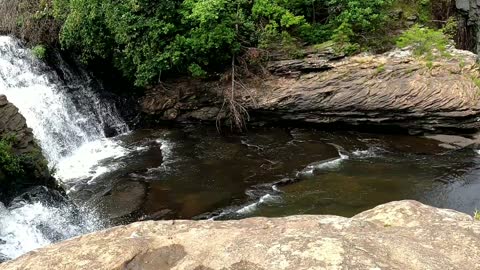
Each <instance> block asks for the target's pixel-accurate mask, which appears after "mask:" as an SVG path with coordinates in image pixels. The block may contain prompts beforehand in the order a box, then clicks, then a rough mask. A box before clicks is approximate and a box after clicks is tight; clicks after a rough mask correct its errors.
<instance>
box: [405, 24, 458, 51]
mask: <svg viewBox="0 0 480 270" xmlns="http://www.w3.org/2000/svg"><path fill="white" fill-rule="evenodd" d="M449 44H450V41H449V39H448V38H447V36H445V34H444V33H443V32H442V31H441V30H435V29H431V28H427V27H421V26H419V25H418V24H417V25H414V26H413V27H412V28H410V29H408V30H407V31H405V32H404V33H403V34H402V35H401V36H400V37H399V38H398V40H397V46H398V47H400V48H405V47H411V48H412V49H413V54H414V55H415V56H418V57H426V58H427V59H431V58H433V56H434V53H435V52H438V53H440V54H441V55H443V56H446V55H447V53H446V51H447V46H448V45H449Z"/></svg>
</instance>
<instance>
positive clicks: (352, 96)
mask: <svg viewBox="0 0 480 270" xmlns="http://www.w3.org/2000/svg"><path fill="white" fill-rule="evenodd" d="M450 54H451V55H452V58H449V59H442V58H441V57H439V58H438V60H435V61H434V62H433V64H432V65H433V67H430V66H429V65H427V64H426V63H425V62H423V61H421V60H418V59H415V58H414V57H412V56H411V52H410V51H408V50H397V51H393V52H389V53H386V54H382V55H360V56H355V57H350V58H344V59H331V58H328V57H326V56H318V55H310V56H307V57H306V58H305V59H300V60H283V61H274V62H271V63H270V64H269V69H270V71H271V74H272V75H270V76H265V77H264V78H262V80H261V81H259V80H258V78H257V79H245V81H244V84H245V85H248V86H249V89H248V91H247V90H245V91H238V92H239V94H238V97H237V99H238V101H239V102H240V104H242V105H243V106H244V107H245V108H246V109H248V111H249V114H250V120H251V123H267V124H284V123H287V124H309V125H324V124H337V125H349V126H361V127H365V126H371V127H376V128H378V127H380V128H388V129H391V128H392V127H395V128H397V129H403V130H408V131H409V132H410V133H422V132H429V133H442V132H445V130H456V131H458V130H464V131H468V132H471V131H472V130H478V129H479V128H480V122H479V121H477V120H478V118H479V117H480V98H479V96H478V94H477V92H478V87H477V86H476V85H475V83H474V81H473V80H472V79H471V78H472V77H476V76H478V75H479V74H478V70H477V69H475V63H476V55H474V54H472V53H470V52H466V51H459V50H455V49H450ZM226 87H229V86H228V85H227V84H222V83H220V82H202V81H198V80H191V81H185V80H181V81H173V82H171V83H170V85H169V86H168V87H167V88H168V90H166V89H165V88H160V87H159V88H155V89H151V90H150V91H149V92H148V94H147V95H146V96H144V97H143V98H142V100H141V102H140V104H141V107H142V110H143V112H144V113H145V114H147V115H148V117H149V118H152V119H157V120H175V121H181V122H188V121H198V120H202V121H212V122H214V121H217V120H218V117H217V116H218V115H219V114H221V113H225V110H221V108H222V104H223V98H222V96H221V95H220V94H219V93H221V92H222V91H223V90H224V89H225V88H226ZM195 93H202V95H201V96H200V95H197V94H195ZM171 109H175V114H174V119H172V117H170V116H168V117H166V116H165V115H164V114H165V113H167V114H168V115H171V114H170V113H168V112H170V110H171ZM226 117H227V115H220V119H224V118H226Z"/></svg>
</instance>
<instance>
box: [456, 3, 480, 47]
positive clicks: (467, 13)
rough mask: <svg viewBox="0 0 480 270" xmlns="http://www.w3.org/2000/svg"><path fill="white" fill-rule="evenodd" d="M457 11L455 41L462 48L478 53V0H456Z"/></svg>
mask: <svg viewBox="0 0 480 270" xmlns="http://www.w3.org/2000/svg"><path fill="white" fill-rule="evenodd" d="M455 5H456V8H457V11H458V16H457V19H458V32H457V43H458V44H459V46H460V47H461V48H462V49H468V50H471V51H474V52H476V53H480V28H479V25H480V1H478V0H456V1H455Z"/></svg>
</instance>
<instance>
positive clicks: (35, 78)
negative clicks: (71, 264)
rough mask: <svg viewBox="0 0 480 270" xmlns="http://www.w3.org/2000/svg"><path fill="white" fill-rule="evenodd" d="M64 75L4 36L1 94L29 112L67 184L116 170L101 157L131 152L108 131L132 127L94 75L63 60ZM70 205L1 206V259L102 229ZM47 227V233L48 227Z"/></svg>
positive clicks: (0, 48)
mask: <svg viewBox="0 0 480 270" xmlns="http://www.w3.org/2000/svg"><path fill="white" fill-rule="evenodd" d="M59 69H60V70H61V72H62V78H63V79H61V78H60V77H59V76H58V75H57V74H56V73H55V72H54V71H52V70H50V69H49V68H48V67H47V66H46V65H45V64H43V63H42V62H40V61H38V60H37V59H35V57H34V56H33V55H32V53H31V51H30V50H29V49H26V48H24V47H23V46H22V45H21V44H20V43H19V42H18V41H17V40H15V39H13V38H11V37H6V36H0V94H4V95H6V96H7V98H8V100H9V101H10V102H12V103H13V104H15V106H17V107H18V108H19V110H20V112H21V113H22V114H23V116H25V118H26V120H27V124H28V126H29V127H30V128H32V129H33V133H34V135H35V138H36V139H37V140H38V142H39V144H40V146H41V147H42V150H43V152H44V154H45V156H46V158H47V159H48V161H49V165H50V166H51V167H55V168H56V170H57V175H56V177H57V179H59V180H61V181H64V182H66V183H70V182H74V181H77V180H78V179H83V180H85V179H87V180H88V181H89V183H94V182H95V179H96V178H97V177H99V176H100V175H102V174H104V173H107V172H108V171H110V170H113V169H115V168H114V167H113V165H112V166H108V165H99V164H102V161H105V160H111V159H118V158H120V157H122V156H124V155H126V154H128V153H129V150H127V149H125V148H124V147H122V146H121V145H120V144H119V143H118V141H116V140H114V139H108V138H106V134H105V130H115V131H116V133H118V134H121V133H124V132H127V131H128V127H127V125H126V124H125V123H124V121H123V120H122V119H121V118H120V117H119V114H118V112H117V110H116V108H115V106H113V105H112V104H109V103H108V102H105V101H104V100H103V99H102V98H100V96H99V95H98V94H96V92H95V91H92V89H91V85H90V83H91V81H92V79H91V78H90V77H89V76H88V75H87V74H86V73H85V72H82V71H76V73H74V72H73V71H71V70H69V68H68V66H67V65H66V64H65V63H63V62H61V63H59ZM74 210H75V209H72V208H71V207H60V208H55V207H46V206H44V205H42V204H41V203H33V204H25V205H23V206H22V207H19V208H16V209H7V208H5V207H3V205H2V207H0V257H1V256H2V254H3V255H5V256H6V257H8V258H15V257H17V256H19V255H21V254H23V253H25V252H28V251H30V250H32V249H36V248H39V247H42V246H44V245H47V244H50V243H51V242H52V241H59V240H63V239H67V238H70V237H73V236H76V235H80V234H84V233H87V232H91V231H95V230H98V229H100V228H101V226H99V222H97V221H98V219H97V218H95V215H94V214H93V213H89V212H85V213H83V212H82V213H81V216H82V217H85V219H82V218H81V217H74V216H72V215H73V213H74ZM46 228H47V229H48V230H47V231H46V230H45V229H46Z"/></svg>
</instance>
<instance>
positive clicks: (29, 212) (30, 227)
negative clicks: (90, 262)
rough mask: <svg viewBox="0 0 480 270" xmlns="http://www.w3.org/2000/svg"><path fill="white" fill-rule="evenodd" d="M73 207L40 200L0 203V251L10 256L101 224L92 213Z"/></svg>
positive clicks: (101, 225)
mask: <svg viewBox="0 0 480 270" xmlns="http://www.w3.org/2000/svg"><path fill="white" fill-rule="evenodd" d="M72 213H73V209H70V208H69V207H67V206H65V207H63V208H61V207H60V208H55V207H47V206H45V205H43V204H41V203H33V204H25V205H23V206H21V207H19V208H15V209H7V208H5V207H4V206H3V205H1V204H0V239H1V240H3V241H4V242H5V244H3V245H0V254H3V255H4V256H6V257H8V258H11V259H14V258H17V257H18V256H21V255H22V254H24V253H26V252H29V251H31V250H34V249H37V248H41V247H44V246H46V245H49V244H51V243H52V242H53V241H60V240H66V239H69V238H72V237H75V236H78V235H81V234H85V233H89V232H93V231H96V230H99V229H101V228H102V227H103V224H102V223H101V222H100V221H99V220H98V219H97V218H96V216H95V215H90V214H88V213H85V212H81V217H80V216H75V215H73V214H72Z"/></svg>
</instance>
